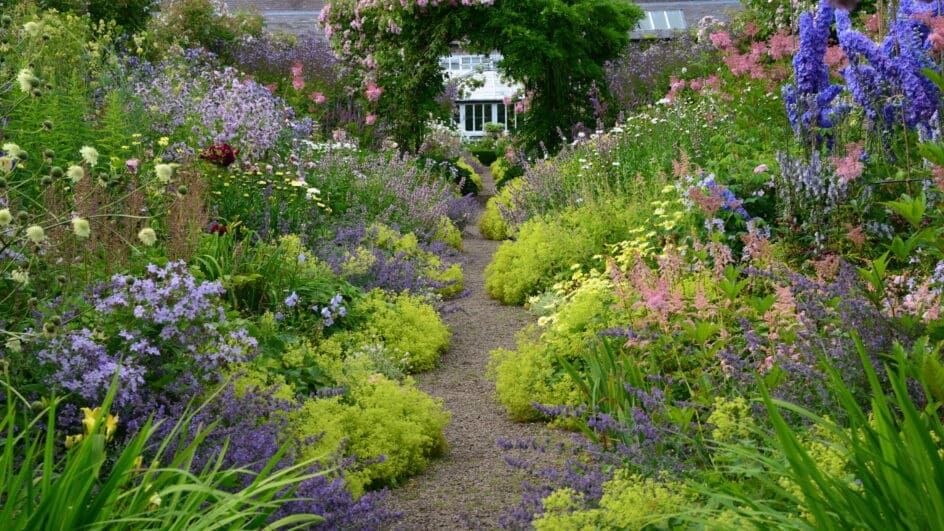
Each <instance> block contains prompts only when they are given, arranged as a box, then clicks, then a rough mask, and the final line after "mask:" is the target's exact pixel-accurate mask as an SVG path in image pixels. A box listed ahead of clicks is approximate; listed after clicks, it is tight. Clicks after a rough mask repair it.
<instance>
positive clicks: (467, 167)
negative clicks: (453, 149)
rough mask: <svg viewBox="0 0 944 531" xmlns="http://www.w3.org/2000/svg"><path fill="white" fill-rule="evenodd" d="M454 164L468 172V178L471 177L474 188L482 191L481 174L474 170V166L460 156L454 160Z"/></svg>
mask: <svg viewBox="0 0 944 531" xmlns="http://www.w3.org/2000/svg"><path fill="white" fill-rule="evenodd" d="M456 166H458V167H460V168H462V169H464V170H466V171H468V172H469V179H471V180H472V182H473V183H474V184H475V190H476V191H477V192H479V193H481V192H482V176H481V175H479V174H478V172H476V171H475V168H473V167H472V165H471V164H469V163H468V162H466V161H465V159H464V158H461V157H460V158H459V160H457V161H456Z"/></svg>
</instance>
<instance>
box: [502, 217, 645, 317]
mask: <svg viewBox="0 0 944 531" xmlns="http://www.w3.org/2000/svg"><path fill="white" fill-rule="evenodd" d="M636 216H637V214H636V213H635V212H632V211H627V210H626V209H625V208H624V207H623V206H621V205H620V204H619V203H617V202H613V203H607V204H602V205H592V206H589V205H588V206H583V207H580V208H575V209H572V210H568V211H565V212H563V213H561V214H560V215H557V216H553V217H550V216H549V217H546V218H536V219H532V220H530V221H528V222H526V223H525V224H524V225H522V226H521V229H520V230H519V232H518V234H517V239H516V240H514V241H509V242H504V243H502V244H501V246H500V247H499V248H498V251H497V252H496V253H495V257H494V259H493V260H492V263H490V264H489V265H488V267H487V268H486V269H485V289H486V290H487V291H488V294H489V295H490V296H492V297H494V298H495V299H498V300H499V301H501V302H502V303H504V304H523V303H524V302H525V300H527V297H528V296H530V295H534V294H536V293H539V292H541V291H543V290H544V289H545V288H548V287H550V285H551V284H552V283H553V279H554V278H555V277H556V276H557V275H559V274H561V273H563V272H565V271H567V270H568V268H570V267H571V266H572V265H574V264H579V263H584V262H586V261H587V260H588V259H590V258H591V257H593V256H595V255H599V254H600V253H602V252H603V251H604V250H605V246H606V244H608V243H615V242H618V241H620V240H624V239H627V238H628V237H629V236H630V232H629V231H630V229H632V228H634V227H635V226H636V225H635V224H636Z"/></svg>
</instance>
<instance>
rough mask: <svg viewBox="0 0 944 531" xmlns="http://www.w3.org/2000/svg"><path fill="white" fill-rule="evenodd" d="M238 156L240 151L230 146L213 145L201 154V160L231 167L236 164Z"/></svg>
mask: <svg viewBox="0 0 944 531" xmlns="http://www.w3.org/2000/svg"><path fill="white" fill-rule="evenodd" d="M236 155H239V150H238V149H233V147H232V146H230V145H229V144H225V143H224V144H213V145H212V146H210V147H208V148H206V149H204V150H203V151H202V152H201V153H200V158H201V159H203V160H206V161H209V162H211V163H213V164H216V165H217V166H223V167H224V168H225V167H226V166H229V165H230V164H232V163H234V162H236Z"/></svg>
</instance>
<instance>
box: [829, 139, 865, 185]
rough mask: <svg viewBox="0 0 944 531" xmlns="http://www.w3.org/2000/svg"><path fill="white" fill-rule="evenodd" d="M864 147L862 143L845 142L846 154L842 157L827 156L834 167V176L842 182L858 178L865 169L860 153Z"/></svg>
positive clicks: (863, 151)
mask: <svg viewBox="0 0 944 531" xmlns="http://www.w3.org/2000/svg"><path fill="white" fill-rule="evenodd" d="M863 153H865V149H864V148H863V147H862V144H859V143H857V142H853V143H851V144H846V155H845V156H844V157H829V162H830V163H832V165H833V166H835V167H836V177H839V179H840V181H842V183H843V184H845V183H848V182H849V181H853V180H855V179H858V178H859V177H860V176H861V175H862V171H863V170H865V165H864V164H863V163H862V154H863Z"/></svg>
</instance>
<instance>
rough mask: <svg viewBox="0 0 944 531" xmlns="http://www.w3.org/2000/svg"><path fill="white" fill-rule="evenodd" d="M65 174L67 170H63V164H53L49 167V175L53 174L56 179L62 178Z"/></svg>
mask: <svg viewBox="0 0 944 531" xmlns="http://www.w3.org/2000/svg"><path fill="white" fill-rule="evenodd" d="M65 174H66V172H65V170H63V169H62V167H61V166H53V167H52V168H49V175H51V176H52V177H53V178H54V179H61V178H62V176H63V175H65Z"/></svg>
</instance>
